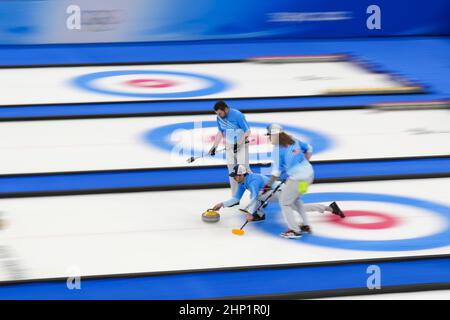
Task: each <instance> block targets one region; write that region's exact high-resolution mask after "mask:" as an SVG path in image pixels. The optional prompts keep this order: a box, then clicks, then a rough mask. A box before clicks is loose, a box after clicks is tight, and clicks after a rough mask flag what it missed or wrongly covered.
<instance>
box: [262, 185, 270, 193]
mask: <svg viewBox="0 0 450 320" xmlns="http://www.w3.org/2000/svg"><path fill="white" fill-rule="evenodd" d="M268 191H270V186H269V185H268V184H265V185H264V187H263V189H262V193H263V194H264V193H266V192H268Z"/></svg>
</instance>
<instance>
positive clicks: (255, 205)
mask: <svg viewBox="0 0 450 320" xmlns="http://www.w3.org/2000/svg"><path fill="white" fill-rule="evenodd" d="M230 177H232V178H233V179H234V180H235V181H236V183H238V188H237V190H236V193H235V194H234V195H233V197H232V198H231V199H229V200H227V201H224V202H220V203H218V204H216V205H215V206H214V207H213V208H212V210H214V211H217V210H220V209H221V208H223V207H233V206H236V205H238V204H239V203H240V200H241V199H242V196H243V195H244V192H245V191H246V190H248V191H249V192H250V204H249V205H248V206H247V208H246V209H245V210H242V211H244V212H246V214H247V220H249V221H255V222H256V221H262V220H265V219H266V215H265V212H264V207H265V205H262V204H263V202H265V201H266V200H268V201H276V200H277V199H279V198H280V193H281V194H282V193H283V191H282V190H283V187H285V185H280V184H281V182H280V181H273V182H270V179H269V177H267V176H264V175H262V174H257V173H250V172H247V169H246V168H245V167H244V166H242V165H237V166H235V167H234V168H233V171H232V172H231V173H230ZM277 187H279V188H277ZM272 190H273V191H272ZM269 191H271V192H269ZM280 191H281V192H280ZM272 193H273V194H272ZM332 205H333V204H331V205H330V206H325V205H322V204H306V205H304V209H305V211H308V212H309V211H317V212H322V213H324V212H326V211H328V212H332V213H334V214H337V215H341V214H342V212H341V211H340V210H339V211H337V210H335V209H334V208H333V207H332ZM341 217H343V214H342V216H341ZM309 231H310V229H309Z"/></svg>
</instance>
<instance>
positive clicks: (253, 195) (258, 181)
mask: <svg viewBox="0 0 450 320" xmlns="http://www.w3.org/2000/svg"><path fill="white" fill-rule="evenodd" d="M229 176H230V178H232V179H234V180H235V181H236V183H237V185H238V187H237V189H236V192H235V193H234V194H233V197H232V198H231V199H229V200H227V201H224V202H220V203H218V204H216V205H215V206H214V207H213V208H212V210H214V211H217V210H220V209H221V208H223V207H233V206H235V205H238V204H239V202H240V201H241V199H242V196H243V195H244V192H245V190H248V191H249V192H250V204H249V205H248V206H247V208H246V210H245V211H246V212H247V220H250V221H261V220H264V219H265V218H266V215H265V213H264V209H263V208H262V207H261V206H260V204H261V203H262V201H264V200H266V198H267V196H265V195H264V191H263V187H264V186H265V185H267V183H268V182H269V177H267V176H263V175H261V174H257V173H251V172H248V171H247V168H246V167H245V166H243V165H236V166H235V167H234V168H233V171H232V172H231V173H230V174H229ZM278 184H280V182H279V181H274V182H273V183H272V185H271V186H270V188H269V187H267V189H275V188H276V186H277V185H278ZM274 196H275V195H274ZM272 198H275V197H272ZM258 207H260V208H259V209H258V210H256V209H257V208H258Z"/></svg>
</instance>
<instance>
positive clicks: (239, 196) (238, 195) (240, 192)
mask: <svg viewBox="0 0 450 320" xmlns="http://www.w3.org/2000/svg"><path fill="white" fill-rule="evenodd" d="M244 192H245V186H244V185H243V184H239V186H238V189H237V190H236V193H235V194H234V195H233V197H232V198H231V199H229V200H227V201H224V202H220V203H218V204H216V205H215V206H214V207H212V209H213V210H220V209H221V208H227V207H232V206H235V205H237V204H239V202H240V201H241V199H242V196H243V195H244Z"/></svg>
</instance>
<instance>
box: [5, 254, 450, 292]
mask: <svg viewBox="0 0 450 320" xmlns="http://www.w3.org/2000/svg"><path fill="white" fill-rule="evenodd" d="M436 259H450V254H435V255H422V256H400V257H388V258H370V259H352V260H335V261H319V262H301V263H285V264H272V265H253V266H241V267H222V268H208V269H191V270H189V269H185V270H174V271H154V272H136V273H116V274H102V275H90V276H82V277H81V279H82V280H107V279H116V278H142V277H157V276H171V275H178V274H190V273H194V274H199V273H214V272H239V271H258V270H283V269H297V268H307V267H328V266H341V265H352V264H375V263H384V262H409V261H417V260H436ZM66 280H67V277H55V278H39V279H24V280H7V281H0V286H7V285H16V284H24V283H38V282H59V281H64V282H65V281H66Z"/></svg>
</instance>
